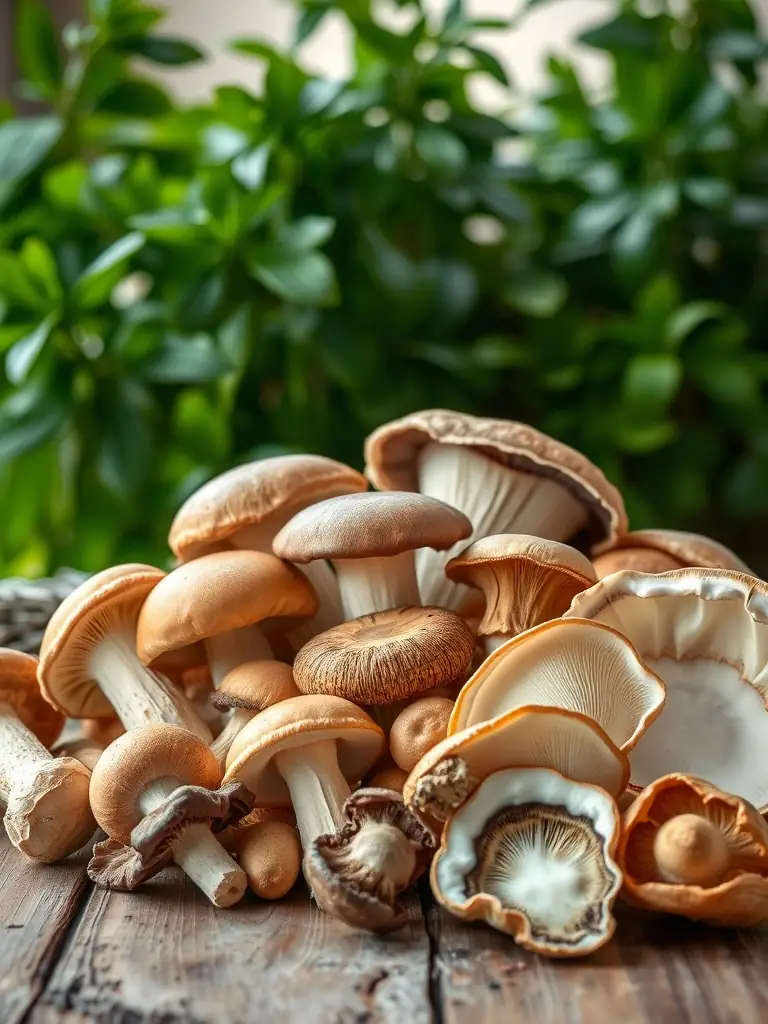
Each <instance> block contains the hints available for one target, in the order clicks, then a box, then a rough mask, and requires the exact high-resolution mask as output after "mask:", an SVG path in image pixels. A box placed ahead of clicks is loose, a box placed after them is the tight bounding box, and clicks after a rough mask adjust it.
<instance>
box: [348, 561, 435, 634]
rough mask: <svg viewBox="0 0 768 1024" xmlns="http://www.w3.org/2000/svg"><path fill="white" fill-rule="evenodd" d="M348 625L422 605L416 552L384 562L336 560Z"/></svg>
mask: <svg viewBox="0 0 768 1024" xmlns="http://www.w3.org/2000/svg"><path fill="white" fill-rule="evenodd" d="M333 564H334V566H335V568H336V574H337V576H338V580H339V587H340V589H341V603H342V608H343V612H344V619H345V621H349V620H350V619H357V618H360V616H361V615H372V614H374V613H375V612H385V611H387V610H388V609H389V608H409V607H415V606H418V605H420V604H421V600H420V598H419V586H418V583H417V582H416V565H415V560H414V553H413V551H403V552H401V553H400V554H399V555H389V556H387V557H383V558H336V559H334V563H333Z"/></svg>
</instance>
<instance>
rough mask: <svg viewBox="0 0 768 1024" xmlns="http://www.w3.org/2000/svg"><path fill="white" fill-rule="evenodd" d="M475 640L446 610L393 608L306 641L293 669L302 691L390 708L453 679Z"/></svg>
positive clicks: (469, 656)
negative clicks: (332, 695)
mask: <svg viewBox="0 0 768 1024" xmlns="http://www.w3.org/2000/svg"><path fill="white" fill-rule="evenodd" d="M474 649H475V638H474V636H473V634H472V631H471V630H470V628H469V627H468V626H467V624H466V623H465V622H464V620H463V619H462V618H461V617H460V616H458V615H456V614H455V613H454V612H450V611H448V610H447V609H445V608H394V609H392V610H390V611H386V612H377V613H376V614H375V615H364V616H362V618H359V619H353V620H352V621H351V622H344V623H342V624H341V625H340V626H335V627H334V628H333V629H329V630H326V632H325V633H320V634H319V635H318V636H316V637H314V638H313V639H312V640H310V641H309V643H306V644H305V645H304V646H303V647H302V649H301V650H300V651H299V653H298V654H297V655H296V660H295V662H294V665H293V673H294V678H295V680H296V686H297V687H298V688H299V690H301V691H302V693H327V694H334V695H335V696H337V697H346V698H347V700H352V701H354V702H355V703H357V704H364V705H368V704H391V703H394V702H395V701H398V700H405V699H406V698H408V697H412V696H413V695H414V694H416V693H422V692H423V691H425V690H431V689H432V687H434V686H442V685H443V684H445V683H448V682H450V681H451V680H452V679H456V678H457V677H458V676H460V675H461V674H462V672H464V671H465V669H466V668H467V666H468V665H469V663H470V661H471V660H472V654H473V652H474Z"/></svg>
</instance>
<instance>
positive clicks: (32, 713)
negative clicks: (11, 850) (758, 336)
mask: <svg viewBox="0 0 768 1024" xmlns="http://www.w3.org/2000/svg"><path fill="white" fill-rule="evenodd" d="M63 726H64V716H63V715H62V714H61V713H60V712H59V711H56V710H55V709H54V708H52V707H51V706H50V704H48V703H47V701H45V700H43V697H42V695H41V693H40V689H39V687H38V684H37V659H36V658H33V657H32V656H31V655H29V654H22V653H21V652H20V651H14V650H10V649H8V648H5V647H3V648H0V803H2V804H3V806H4V807H5V818H4V821H5V830H6V832H7V834H8V838H9V839H10V840H11V842H12V843H13V845H14V846H15V847H16V848H17V849H18V850H21V852H22V853H24V854H26V855H27V857H30V858H31V859H32V860H39V861H45V862H47V863H52V862H54V861H57V860H61V859H62V858H63V857H66V856H67V854H70V853H73V852H74V851H75V850H79V849H80V847H81V846H82V845H83V844H84V843H86V842H87V841H88V840H89V839H90V837H91V836H92V835H93V833H94V831H95V829H96V825H95V822H94V820H93V815H92V814H91V811H90V807H89V806H88V785H89V781H90V777H91V773H90V772H89V771H88V769H87V768H86V767H85V766H84V765H83V764H82V763H81V762H80V761H77V760H75V759H74V758H72V757H62V758H57V757H54V756H52V755H51V754H50V753H49V751H48V749H47V748H49V747H50V746H52V745H53V743H55V741H56V739H57V738H58V736H59V734H60V733H61V730H62V728H63Z"/></svg>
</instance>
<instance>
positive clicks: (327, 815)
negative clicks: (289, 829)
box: [275, 740, 350, 850]
mask: <svg viewBox="0 0 768 1024" xmlns="http://www.w3.org/2000/svg"><path fill="white" fill-rule="evenodd" d="M275 766H276V768H277V770H278V771H279V772H280V774H281V775H282V777H283V778H284V779H285V783H286V785H287V786H288V789H289V791H290V794H291V801H292V803H293V809H294V811H295V812H296V823H297V825H298V826H299V834H300V835H301V845H302V847H303V848H304V849H305V850H308V849H309V848H310V846H311V845H312V843H313V842H314V841H315V839H317V837H318V836H322V835H327V834H329V833H332V832H336V831H337V829H339V828H341V826H342V824H343V822H344V814H343V808H344V801H345V800H346V799H347V797H348V796H349V794H350V788H349V783H348V782H347V780H346V779H345V778H344V775H343V774H342V771H341V769H340V768H339V761H338V755H337V752H336V743H335V741H334V740H318V742H317V743H311V744H309V745H307V746H302V747H296V748H295V749H292V750H282V751H280V753H279V754H276V755H275Z"/></svg>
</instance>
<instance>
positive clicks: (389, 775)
mask: <svg viewBox="0 0 768 1024" xmlns="http://www.w3.org/2000/svg"><path fill="white" fill-rule="evenodd" d="M407 779H408V772H404V771H403V769H402V768H398V767H397V766H394V765H393V766H391V767H389V768H382V769H381V770H380V771H377V772H374V773H373V775H371V777H370V778H369V780H368V787H369V788H371V789H391V790H393V791H394V792H395V793H402V792H403V786H404V785H405V783H406V780H407Z"/></svg>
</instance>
